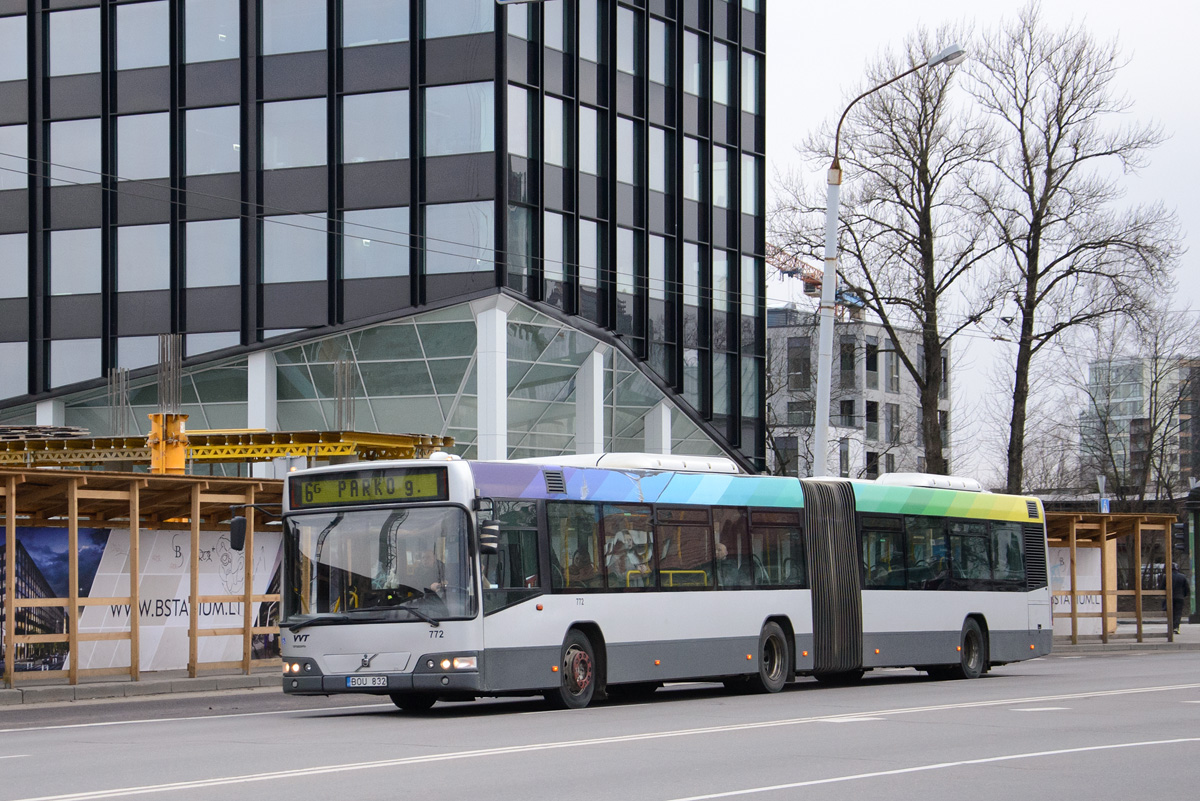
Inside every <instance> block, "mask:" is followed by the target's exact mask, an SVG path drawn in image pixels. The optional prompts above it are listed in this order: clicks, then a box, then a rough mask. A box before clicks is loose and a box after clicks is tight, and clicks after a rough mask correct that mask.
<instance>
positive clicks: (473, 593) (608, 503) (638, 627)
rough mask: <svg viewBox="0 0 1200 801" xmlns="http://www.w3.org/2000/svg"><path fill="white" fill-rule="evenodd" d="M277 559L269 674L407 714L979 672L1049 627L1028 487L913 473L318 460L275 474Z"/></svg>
mask: <svg viewBox="0 0 1200 801" xmlns="http://www.w3.org/2000/svg"><path fill="white" fill-rule="evenodd" d="M236 539H237V537H236V536H235V540H236ZM282 570H283V572H282V575H281V592H282V613H281V614H282V618H281V631H282V636H281V648H282V656H283V660H284V673H285V675H284V679H283V689H284V691H285V692H287V693H292V694H296V695H331V694H335V693H372V694H377V695H387V696H389V697H390V698H391V699H392V701H393V702H394V703H395V704H396V705H397V706H399V707H400V708H401V709H404V710H408V711H417V710H425V709H428V708H429V707H431V706H432V705H433V704H434V703H435V702H437V701H438V700H464V699H471V698H477V697H481V696H508V695H539V694H540V695H544V696H545V697H546V699H547V700H548V701H550V703H551V704H553V705H555V706H558V707H561V708H579V707H585V706H587V705H588V704H589V703H591V702H592V701H593V700H594V699H599V698H603V697H606V696H619V695H625V696H630V695H635V694H637V695H642V694H647V693H651V692H653V691H654V690H655V689H657V688H658V687H660V686H662V684H663V683H664V682H675V681H684V680H712V681H718V682H723V683H724V684H725V685H726V686H727V687H728V688H730V689H731V690H735V691H747V690H750V691H757V692H777V691H779V690H780V689H781V688H783V687H784V685H785V684H786V683H787V682H789V681H792V680H794V679H796V678H797V677H801V676H813V677H815V678H817V679H818V680H821V681H825V682H830V683H846V682H851V681H855V680H857V679H859V678H860V677H861V676H862V675H863V673H864V672H865V671H868V670H871V669H873V668H882V667H915V668H917V669H919V670H922V671H927V672H928V673H930V674H931V675H934V676H938V677H946V678H951V677H958V678H975V677H977V676H979V675H981V674H982V673H984V672H986V671H987V670H988V669H989V668H990V667H991V666H994V665H1002V664H1005V663H1008V662H1014V661H1017V660H1022V659H1032V658H1035V657H1038V656H1042V655H1044V654H1047V653H1049V651H1050V644H1051V633H1052V630H1051V619H1050V591H1049V588H1048V587H1047V580H1046V579H1047V576H1046V532H1045V516H1044V512H1043V510H1042V506H1041V504H1040V503H1039V502H1038V501H1037V500H1035V499H1033V498H1024V497H1014V496H1006V495H996V494H991V493H987V492H983V491H981V490H980V487H979V485H978V484H977V483H975V482H973V481H970V480H965V479H954V478H947V477H940V476H926V475H921V474H892V475H885V476H883V477H882V478H880V479H877V480H875V481H858V480H848V479H796V478H788V477H773V476H753V475H745V474H740V473H739V471H738V469H737V467H736V465H734V463H732V462H731V461H729V460H725V459H708V458H704V457H699V458H693V457H681V456H674V457H672V456H657V455H648V454H605V455H601V456H568V457H562V458H558V459H550V460H544V459H542V460H524V461H522V460H516V461H508V462H473V461H464V460H461V459H459V458H458V457H455V456H450V455H448V454H434V456H433V457H432V458H430V459H426V460H418V461H404V462H373V463H369V464H362V465H353V466H349V465H337V466H330V467H321V468H314V469H311V470H304V471H299V472H296V473H292V474H291V475H289V476H288V479H287V491H286V493H285V502H284V559H283V568H282Z"/></svg>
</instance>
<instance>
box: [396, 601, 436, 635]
mask: <svg viewBox="0 0 1200 801" xmlns="http://www.w3.org/2000/svg"><path fill="white" fill-rule="evenodd" d="M419 600H421V599H420V598H413V599H411V600H408V601H405V602H404V603H400V604H396V605H395V606H393V607H390V608H391V609H403V610H404V611H405V612H408V613H410V614H411V615H413V617H417V618H420V619H421V620H424V621H425V622H426V623H428V624H429V625H431V626H433V627H434V628H435V629H436V628H439V627H440V626H441V625H442V624H441V622H440V621H438V620H437V619H436V618H432V617H430V616H429V615H427V614H425V613H424V612H422V611H421V610H419V609H417V608H416V607H414V606H409V604H414V603H416V602H417V601H419Z"/></svg>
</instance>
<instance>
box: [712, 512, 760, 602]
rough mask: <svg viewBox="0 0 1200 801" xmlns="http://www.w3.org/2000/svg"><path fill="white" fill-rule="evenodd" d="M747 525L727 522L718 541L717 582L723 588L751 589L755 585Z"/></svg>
mask: <svg viewBox="0 0 1200 801" xmlns="http://www.w3.org/2000/svg"><path fill="white" fill-rule="evenodd" d="M745 532H746V529H745V523H744V522H743V521H742V520H740V519H739V520H737V521H734V520H725V522H724V523H722V525H721V536H720V538H719V539H718V541H717V550H716V553H717V581H718V582H719V584H720V586H722V587H749V586H752V585H753V584H754V572H753V563H752V560H751V557H750V553H749V552H748V551H747V550H746V536H745Z"/></svg>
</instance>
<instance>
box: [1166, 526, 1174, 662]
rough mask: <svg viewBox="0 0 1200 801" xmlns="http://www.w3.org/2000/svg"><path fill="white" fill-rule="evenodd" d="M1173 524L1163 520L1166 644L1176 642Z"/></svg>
mask: <svg viewBox="0 0 1200 801" xmlns="http://www.w3.org/2000/svg"><path fill="white" fill-rule="evenodd" d="M1171 523H1172V520H1163V573H1164V574H1165V576H1166V580H1165V582H1163V586H1164V588H1165V589H1166V597H1165V598H1164V600H1163V608H1164V609H1166V642H1168V643H1174V642H1175V625H1174V624H1175V598H1172V597H1171V595H1172V592H1174V590H1172V588H1174V585H1175V571H1174V570H1172V567H1174V565H1175V543H1174V542H1172V541H1171Z"/></svg>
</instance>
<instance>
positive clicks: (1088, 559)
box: [1050, 548, 1104, 636]
mask: <svg viewBox="0 0 1200 801" xmlns="http://www.w3.org/2000/svg"><path fill="white" fill-rule="evenodd" d="M1075 578H1076V580H1077V581H1078V582H1079V586H1078V587H1077V588H1076V589H1077V591H1078V593H1079V594H1077V595H1076V596H1075V604H1076V607H1075V608H1076V609H1077V611H1078V612H1079V613H1080V614H1083V613H1085V612H1087V613H1093V612H1094V613H1100V612H1102V611H1104V607H1103V605H1102V596H1101V594H1100V591H1101V589H1102V585H1101V583H1100V549H1099V548H1076V549H1075ZM1050 589H1051V591H1052V592H1056V593H1057V592H1070V590H1071V549H1070V548H1051V549H1050ZM1053 608H1054V633H1055V634H1057V635H1064V636H1070V634H1071V598H1070V596H1065V595H1064V596H1058V595H1056V596H1054V607H1053ZM1102 621H1103V618H1099V617H1081V618H1079V633H1080V634H1087V635H1099V634H1100V625H1101V622H1102Z"/></svg>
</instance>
